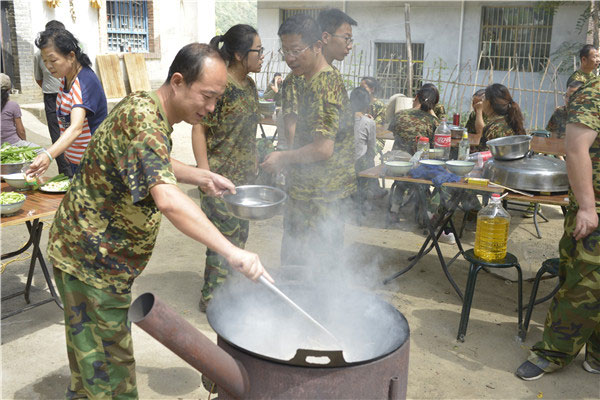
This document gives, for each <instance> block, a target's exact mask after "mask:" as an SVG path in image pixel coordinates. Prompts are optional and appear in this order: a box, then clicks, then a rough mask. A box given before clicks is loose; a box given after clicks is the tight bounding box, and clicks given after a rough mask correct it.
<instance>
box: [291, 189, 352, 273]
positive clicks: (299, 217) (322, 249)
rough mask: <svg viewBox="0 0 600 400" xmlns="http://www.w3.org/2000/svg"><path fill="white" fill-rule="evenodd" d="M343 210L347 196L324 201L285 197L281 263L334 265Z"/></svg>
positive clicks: (340, 241) (341, 240) (340, 246)
mask: <svg viewBox="0 0 600 400" xmlns="http://www.w3.org/2000/svg"><path fill="white" fill-rule="evenodd" d="M347 210H348V203H347V199H339V200H334V201H330V202H325V201H320V200H299V199H295V198H293V197H288V199H287V202H286V207H285V211H284V214H283V238H282V241H281V265H309V266H311V267H312V268H328V267H331V266H334V265H338V264H339V263H340V262H341V260H342V257H341V254H342V250H343V247H344V218H345V215H348V212H347Z"/></svg>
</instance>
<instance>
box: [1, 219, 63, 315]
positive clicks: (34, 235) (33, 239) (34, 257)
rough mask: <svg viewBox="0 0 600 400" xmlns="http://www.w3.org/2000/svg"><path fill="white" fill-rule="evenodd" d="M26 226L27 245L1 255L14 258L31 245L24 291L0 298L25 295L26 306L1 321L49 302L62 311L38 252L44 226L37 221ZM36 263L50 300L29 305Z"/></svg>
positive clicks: (3, 257)
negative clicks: (40, 270)
mask: <svg viewBox="0 0 600 400" xmlns="http://www.w3.org/2000/svg"><path fill="white" fill-rule="evenodd" d="M26 224H27V230H28V231H29V240H28V241H27V244H26V245H25V246H23V248H21V249H19V250H17V251H16V252H11V253H7V254H3V255H2V259H5V258H8V257H9V256H13V257H14V256H15V255H17V254H20V253H22V252H24V251H25V250H26V249H27V248H28V247H30V246H31V245H33V249H32V254H31V261H30V263H29V271H28V273H27V283H26V284H25V290H22V291H19V292H17V293H13V294H10V295H7V296H4V297H2V301H4V300H8V299H11V298H14V297H17V296H20V295H22V294H24V295H25V302H26V303H27V304H28V305H27V306H25V307H23V308H20V309H18V310H15V311H13V312H10V313H8V314H5V315H3V316H2V318H1V319H5V318H8V317H11V316H13V315H16V314H19V313H22V312H23V311H26V310H30V309H32V308H34V307H37V306H40V305H42V304H46V303H49V302H51V301H54V302H56V304H57V305H58V306H59V307H60V308H61V309H62V308H63V305H62V302H61V301H60V298H59V297H58V294H57V293H56V290H55V289H54V284H53V283H52V279H51V277H50V273H49V271H48V267H47V266H46V262H45V260H44V257H43V256H42V252H41V251H40V238H41V237H42V231H43V228H44V224H43V222H40V220H39V219H35V220H33V222H29V221H27V222H26ZM36 261H39V263H40V268H41V269H42V273H43V274H44V279H45V280H46V284H47V285H48V289H49V290H50V295H51V297H50V298H47V299H44V300H41V301H39V302H36V303H33V304H30V302H31V301H30V299H29V293H30V290H31V284H32V282H33V273H34V270H35V264H36Z"/></svg>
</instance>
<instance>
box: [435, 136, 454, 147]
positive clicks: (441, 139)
mask: <svg viewBox="0 0 600 400" xmlns="http://www.w3.org/2000/svg"><path fill="white" fill-rule="evenodd" d="M433 143H434V146H436V147H450V144H451V143H452V137H451V135H440V134H436V135H435V136H434V137H433Z"/></svg>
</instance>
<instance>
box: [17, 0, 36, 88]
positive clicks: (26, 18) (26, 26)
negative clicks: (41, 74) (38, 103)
mask: <svg viewBox="0 0 600 400" xmlns="http://www.w3.org/2000/svg"><path fill="white" fill-rule="evenodd" d="M13 4H14V21H15V25H16V27H15V28H14V29H13V33H16V43H13V49H16V51H15V82H13V86H14V87H15V88H16V89H19V90H20V91H21V92H22V93H23V94H26V95H27V94H31V95H35V94H40V96H41V90H40V89H39V86H38V85H37V84H36V83H35V79H34V76H33V54H34V52H35V50H36V47H35V46H34V45H33V44H32V43H33V42H32V38H33V37H32V35H33V33H32V30H31V28H32V27H31V8H30V2H28V1H15V2H13Z"/></svg>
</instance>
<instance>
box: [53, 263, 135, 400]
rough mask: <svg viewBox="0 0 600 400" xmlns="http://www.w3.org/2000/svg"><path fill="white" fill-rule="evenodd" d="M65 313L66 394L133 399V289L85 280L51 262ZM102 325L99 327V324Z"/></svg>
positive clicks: (79, 396)
mask: <svg viewBox="0 0 600 400" xmlns="http://www.w3.org/2000/svg"><path fill="white" fill-rule="evenodd" d="M54 280H55V282H56V288H57V289H58V293H59V294H60V297H61V299H62V302H63V305H64V313H65V334H66V337H67V355H68V357H69V368H70V369H71V381H70V383H69V386H68V387H67V391H66V394H65V397H66V398H67V399H137V398H138V393H137V386H136V378H135V360H134V358H133V346H132V342H131V322H129V321H128V320H127V310H128V309H129V305H130V303H131V294H130V293H127V294H115V293H111V292H109V291H107V290H102V289H96V288H94V287H92V286H89V285H86V284H85V283H83V282H81V281H80V280H79V279H77V278H75V277H74V276H72V275H69V274H67V273H64V272H62V271H61V270H59V269H57V268H54ZM98 326H102V327H103V328H102V329H97V328H98Z"/></svg>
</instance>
